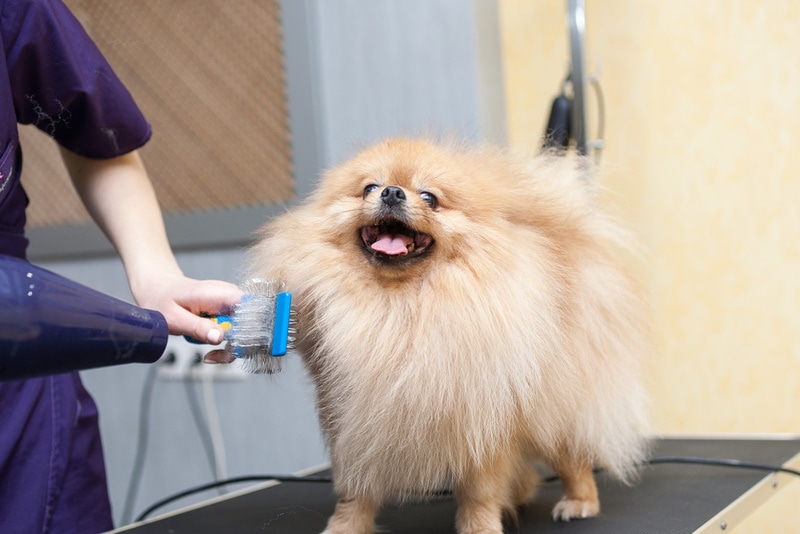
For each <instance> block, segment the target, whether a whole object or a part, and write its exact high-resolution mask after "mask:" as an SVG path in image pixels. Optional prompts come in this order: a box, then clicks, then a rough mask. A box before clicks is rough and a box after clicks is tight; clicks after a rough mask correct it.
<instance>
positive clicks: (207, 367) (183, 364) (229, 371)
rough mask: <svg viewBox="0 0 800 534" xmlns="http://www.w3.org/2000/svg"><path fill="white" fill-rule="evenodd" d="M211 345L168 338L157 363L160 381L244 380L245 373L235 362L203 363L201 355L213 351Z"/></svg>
mask: <svg viewBox="0 0 800 534" xmlns="http://www.w3.org/2000/svg"><path fill="white" fill-rule="evenodd" d="M215 348H219V347H215V346H213V345H197V344H194V343H189V342H188V341H186V339H184V338H183V336H169V340H168V341H167V348H166V350H164V355H163V356H162V357H161V359H160V360H159V362H158V364H157V365H158V378H160V379H161V380H186V379H189V380H205V379H209V378H210V379H212V380H244V379H245V377H246V374H245V372H244V371H243V370H242V368H241V364H240V362H239V361H238V360H237V361H235V362H233V363H229V364H219V365H214V364H207V363H203V355H204V354H205V353H207V352H209V351H211V350H214V349H215Z"/></svg>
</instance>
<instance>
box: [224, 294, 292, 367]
mask: <svg viewBox="0 0 800 534" xmlns="http://www.w3.org/2000/svg"><path fill="white" fill-rule="evenodd" d="M241 289H242V291H243V292H244V293H245V296H244V297H243V298H242V300H241V302H240V303H239V304H238V305H237V306H236V309H235V311H234V314H233V328H232V329H231V332H230V335H229V340H230V346H231V349H232V350H233V353H234V355H235V356H236V357H237V358H239V359H240V361H241V362H242V368H243V370H244V371H245V372H248V373H276V372H279V371H280V370H281V361H282V354H280V355H273V353H274V352H275V351H274V350H273V349H274V345H275V344H278V345H279V344H281V343H280V342H281V341H283V342H284V343H286V348H287V349H291V348H293V342H294V338H293V337H292V336H291V334H293V333H294V329H293V325H294V319H293V316H290V318H289V320H288V324H287V323H285V322H284V323H280V322H279V329H280V328H284V329H285V330H286V331H279V332H278V333H277V336H280V337H281V338H282V340H281V339H277V338H276V332H275V325H276V314H278V313H279V312H280V311H281V310H280V309H279V307H278V306H277V304H276V299H277V296H278V295H279V294H281V293H284V292H285V288H284V284H283V282H279V281H274V280H263V279H253V280H248V281H247V282H245V283H244V284H242V285H241ZM284 325H285V326H284Z"/></svg>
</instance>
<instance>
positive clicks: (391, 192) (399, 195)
mask: <svg viewBox="0 0 800 534" xmlns="http://www.w3.org/2000/svg"><path fill="white" fill-rule="evenodd" d="M405 199H406V194H405V193H404V192H403V190H402V189H400V188H399V187H397V186H394V185H390V186H389V187H387V188H386V189H384V190H383V191H381V200H383V203H384V204H386V205H387V206H396V205H397V204H400V203H401V202H403V201H405Z"/></svg>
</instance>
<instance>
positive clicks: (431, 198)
mask: <svg viewBox="0 0 800 534" xmlns="http://www.w3.org/2000/svg"><path fill="white" fill-rule="evenodd" d="M419 196H420V198H421V199H422V200H424V201H425V202H427V203H428V206H430V207H431V209H436V206H438V205H439V201H438V200H437V199H436V195H434V194H433V193H429V192H427V191H423V192H422V193H420V194H419Z"/></svg>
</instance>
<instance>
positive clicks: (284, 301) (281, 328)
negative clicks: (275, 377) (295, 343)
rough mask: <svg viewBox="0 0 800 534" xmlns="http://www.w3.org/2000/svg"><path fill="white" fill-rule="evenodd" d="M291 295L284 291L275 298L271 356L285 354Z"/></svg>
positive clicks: (287, 341) (287, 340)
mask: <svg viewBox="0 0 800 534" xmlns="http://www.w3.org/2000/svg"><path fill="white" fill-rule="evenodd" d="M291 307H292V294H291V293H288V292H286V291H284V292H283V293H278V294H277V295H276V297H275V325H274V327H273V330H272V350H271V354H272V355H273V356H283V355H285V354H286V350H287V345H288V343H289V318H290V315H291Z"/></svg>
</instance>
